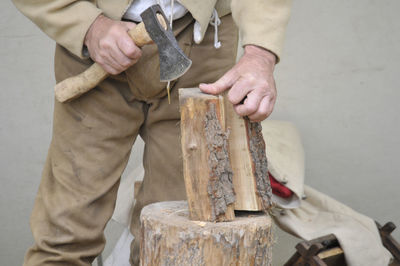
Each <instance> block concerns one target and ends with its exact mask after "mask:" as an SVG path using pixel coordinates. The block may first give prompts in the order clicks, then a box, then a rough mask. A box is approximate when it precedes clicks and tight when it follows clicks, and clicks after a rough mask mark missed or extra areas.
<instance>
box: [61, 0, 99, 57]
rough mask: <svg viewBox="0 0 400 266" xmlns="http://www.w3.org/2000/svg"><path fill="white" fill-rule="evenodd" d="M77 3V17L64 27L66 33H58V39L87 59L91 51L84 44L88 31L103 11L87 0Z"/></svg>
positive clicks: (75, 53) (67, 47)
mask: <svg viewBox="0 0 400 266" xmlns="http://www.w3.org/2000/svg"><path fill="white" fill-rule="evenodd" d="M75 5H76V6H75V7H74V13H75V16H76V19H74V20H73V21H72V20H71V24H70V25H69V27H66V28H64V30H65V31H66V32H65V33H60V34H58V36H59V37H58V38H57V37H56V41H57V43H59V44H60V45H62V46H63V47H65V48H66V49H67V50H69V51H70V52H71V53H73V54H74V55H76V56H78V57H79V58H81V59H87V58H89V52H88V50H87V48H86V46H85V44H84V41H85V37H86V33H87V31H88V30H89V28H90V26H91V25H92V24H93V22H94V21H95V20H96V18H97V17H98V16H99V15H101V14H102V13H103V11H102V10H100V9H98V8H97V7H96V6H94V5H93V4H92V3H90V2H86V1H79V2H77V3H76V4H75ZM75 10H76V12H75ZM61 27H62V26H61Z"/></svg>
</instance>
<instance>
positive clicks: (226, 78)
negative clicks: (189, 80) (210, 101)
mask: <svg viewBox="0 0 400 266" xmlns="http://www.w3.org/2000/svg"><path fill="white" fill-rule="evenodd" d="M238 78H239V75H238V74H237V73H236V67H233V68H232V69H231V70H229V71H228V72H226V73H225V75H223V76H222V77H221V78H220V79H218V80H217V81H216V82H214V83H210V84H205V83H201V84H200V85H199V87H200V90H201V91H202V92H205V93H210V94H220V93H222V92H224V91H226V90H227V89H229V88H230V87H232V85H233V84H234V83H235V82H236V81H237V80H238Z"/></svg>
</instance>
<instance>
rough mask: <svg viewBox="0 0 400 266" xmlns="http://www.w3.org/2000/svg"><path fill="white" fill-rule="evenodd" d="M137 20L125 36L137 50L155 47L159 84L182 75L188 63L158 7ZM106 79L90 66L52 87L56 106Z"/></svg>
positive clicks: (95, 66) (102, 70) (153, 7)
mask: <svg viewBox="0 0 400 266" xmlns="http://www.w3.org/2000/svg"><path fill="white" fill-rule="evenodd" d="M140 16H141V17H142V20H143V21H142V22H141V23H139V24H138V25H137V26H136V27H135V28H133V29H132V30H130V31H129V32H128V34H129V35H130V37H131V38H132V40H133V41H134V42H135V44H136V45H137V46H138V47H142V46H144V45H146V44H150V43H152V42H154V43H156V45H157V47H158V54H159V58H160V81H161V82H166V81H171V80H174V79H177V78H179V77H180V76H182V75H183V74H185V73H186V71H187V70H188V69H189V68H190V66H191V64H192V61H191V60H190V59H189V58H187V57H186V55H185V54H184V53H183V51H182V49H181V48H180V47H179V45H178V43H177V41H176V39H175V36H174V34H173V33H172V30H171V28H170V27H169V25H168V20H167V18H166V16H165V14H164V13H163V11H162V9H161V7H160V6H159V5H153V6H150V7H149V8H147V9H146V10H145V11H143V13H141V14H140ZM108 75H109V74H108V73H107V72H106V71H105V70H104V69H103V68H102V67H101V66H100V65H99V64H97V63H94V64H93V65H92V66H90V67H89V68H88V69H87V70H85V71H84V72H83V73H81V74H79V75H77V76H73V77H70V78H67V79H65V80H63V81H61V82H60V83H58V84H57V85H56V86H55V95H56V99H57V100H58V101H60V102H67V101H69V100H72V99H75V98H77V97H79V96H80V95H82V94H84V93H86V92H88V91H89V90H91V89H93V88H94V87H96V86H97V85H98V84H99V83H100V82H101V81H103V80H104V79H106V78H107V77H108Z"/></svg>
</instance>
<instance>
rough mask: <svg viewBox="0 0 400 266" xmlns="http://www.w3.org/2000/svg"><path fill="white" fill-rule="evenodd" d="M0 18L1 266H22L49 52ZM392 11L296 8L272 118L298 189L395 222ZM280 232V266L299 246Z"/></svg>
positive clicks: (22, 27) (44, 140) (369, 0)
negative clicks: (295, 137) (296, 152)
mask: <svg viewBox="0 0 400 266" xmlns="http://www.w3.org/2000/svg"><path fill="white" fill-rule="evenodd" d="M0 10H1V11H0V12H1V16H0V29H1V30H0V48H1V49H0V101H1V102H0V144H1V145H0V173H1V186H0V213H1V218H0V230H1V232H0V264H1V265H21V264H22V259H23V256H24V253H25V250H26V249H27V248H28V246H29V245H31V242H32V237H31V234H30V230H29V224H28V221H29V215H30V211H31V208H32V205H33V200H34V196H35V194H36V190H37V187H38V184H39V181H40V173H41V171H42V166H43V164H44V160H45V157H46V151H47V148H48V145H49V142H50V137H51V123H52V122H51V119H52V105H53V104H52V100H53V85H54V78H53V75H52V71H53V66H52V56H53V50H54V45H53V43H52V41H51V40H49V39H48V38H47V37H46V36H45V35H44V34H43V33H41V32H40V31H39V30H38V29H37V28H36V27H35V26H34V25H33V24H32V23H31V22H29V21H28V20H27V19H26V18H24V17H23V16H22V15H21V14H20V13H18V11H17V10H16V9H15V7H14V6H13V5H12V3H11V2H10V1H1V2H0ZM398 10H400V2H399V1H397V0H387V1H379V0H353V1H345V0H340V1H328V0H302V1H295V3H294V7H293V15H292V18H291V21H290V24H289V28H288V33H287V42H286V47H285V54H284V57H283V58H282V62H281V63H280V64H279V66H278V68H277V72H276V73H277V84H278V93H279V97H278V101H277V105H276V109H275V112H274V114H273V115H272V118H273V119H280V120H288V121H292V122H293V123H295V124H296V125H297V126H298V128H299V129H300V132H301V134H302V137H303V141H304V146H305V150H306V158H307V170H306V183H307V184H309V185H311V186H313V187H315V188H317V189H318V190H320V191H322V192H324V193H326V194H328V195H330V196H333V197H334V198H336V199H338V200H340V201H342V202H344V203H345V204H347V205H349V206H351V207H352V208H354V209H356V210H358V211H360V212H362V213H364V214H366V215H368V216H370V217H372V218H374V219H376V220H378V221H380V222H382V223H383V222H386V221H389V220H391V221H393V222H395V223H396V224H397V225H398V226H400V211H399V209H398V207H399V206H400V175H399V170H400V169H399V167H400V163H399V158H400V151H399V150H400V140H399V138H400V118H399V112H400V106H399V105H400V104H399V99H400V86H399V84H400V48H399V46H400V45H399V43H400V18H399V17H398V14H397V13H398ZM139 146H140V145H139ZM140 148H141V147H139V149H137V150H140ZM132 157H133V160H132V162H131V165H134V164H135V162H136V163H138V162H139V161H140V157H141V155H140V152H135V153H134V154H133V156H132ZM128 172H129V170H128ZM112 226H114V228H115V229H113V227H111V229H108V236H109V238H110V239H111V240H112V241H111V242H113V241H114V239H115V238H116V237H118V236H117V234H116V232H119V230H120V229H119V228H118V226H115V225H112ZM277 236H278V238H277V245H276V247H275V253H274V254H275V264H276V265H281V264H282V262H283V261H285V260H287V259H288V257H289V256H290V255H291V254H292V253H293V251H294V244H295V243H296V242H297V240H296V239H294V238H291V237H288V236H287V235H285V234H282V233H281V232H278V234H277ZM394 236H395V237H396V238H397V239H398V240H400V229H398V230H396V231H395V233H394ZM108 250H109V247H108ZM106 252H107V251H106Z"/></svg>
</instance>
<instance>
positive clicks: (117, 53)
mask: <svg viewBox="0 0 400 266" xmlns="http://www.w3.org/2000/svg"><path fill="white" fill-rule="evenodd" d="M110 57H111V58H112V61H113V63H114V65H113V66H115V68H116V69H117V70H118V72H119V73H120V72H122V71H124V70H125V69H127V68H128V67H129V66H131V65H132V64H133V63H132V59H130V58H129V57H127V56H126V55H125V54H124V53H123V52H122V51H121V50H120V49H119V48H118V47H114V48H113V49H112V50H111V51H110Z"/></svg>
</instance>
